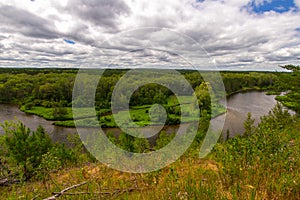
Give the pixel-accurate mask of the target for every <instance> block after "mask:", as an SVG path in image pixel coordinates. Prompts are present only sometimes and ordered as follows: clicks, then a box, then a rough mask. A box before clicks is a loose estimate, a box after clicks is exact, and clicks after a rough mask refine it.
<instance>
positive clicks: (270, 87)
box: [0, 65, 300, 199]
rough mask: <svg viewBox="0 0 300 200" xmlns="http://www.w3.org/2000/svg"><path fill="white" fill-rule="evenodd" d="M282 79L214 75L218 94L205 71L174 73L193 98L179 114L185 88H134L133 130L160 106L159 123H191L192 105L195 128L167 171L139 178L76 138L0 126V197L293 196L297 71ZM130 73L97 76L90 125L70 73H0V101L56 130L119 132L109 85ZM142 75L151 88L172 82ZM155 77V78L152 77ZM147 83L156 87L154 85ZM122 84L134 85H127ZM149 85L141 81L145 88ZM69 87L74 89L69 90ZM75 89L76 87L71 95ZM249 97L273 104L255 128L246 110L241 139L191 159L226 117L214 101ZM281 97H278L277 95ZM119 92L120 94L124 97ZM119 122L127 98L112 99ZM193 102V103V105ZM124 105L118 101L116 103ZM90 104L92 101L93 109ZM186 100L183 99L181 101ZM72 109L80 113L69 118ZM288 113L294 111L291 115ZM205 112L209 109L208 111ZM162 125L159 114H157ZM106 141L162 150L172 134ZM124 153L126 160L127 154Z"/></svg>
mask: <svg viewBox="0 0 300 200" xmlns="http://www.w3.org/2000/svg"><path fill="white" fill-rule="evenodd" d="M283 68H285V69H287V70H289V72H230V71H227V72H221V77H222V81H223V83H224V88H225V92H226V93H225V94H222V93H218V92H215V93H213V96H211V95H210V94H211V93H210V92H209V91H210V90H213V91H214V88H210V87H212V86H211V85H210V84H209V83H208V82H206V81H205V80H204V78H203V77H202V76H201V74H202V73H206V75H205V76H206V77H207V76H212V77H213V76H214V73H213V72H209V71H206V72H201V74H200V73H199V72H198V71H188V70H179V71H178V72H179V73H180V74H181V75H182V76H184V77H185V79H186V80H187V81H188V82H189V84H190V85H191V87H192V89H193V90H194V91H195V92H194V95H195V96H196V99H193V102H192V103H191V105H188V103H187V104H186V105H185V104H184V106H185V109H183V110H182V109H180V106H181V105H180V103H179V102H185V101H186V102H189V101H187V100H186V97H187V96H189V95H192V94H191V93H190V92H189V91H188V90H185V89H186V88H185V87H183V86H182V88H178V89H179V90H180V91H182V93H181V95H180V96H179V97H178V96H177V95H176V94H174V92H172V91H171V90H170V89H168V88H167V87H165V86H162V85H159V84H156V83H150V84H146V85H143V86H141V87H138V89H137V90H135V91H134V92H133V95H132V96H131V97H130V102H129V108H130V110H129V111H130V115H131V117H132V119H133V121H134V123H135V124H137V125H140V126H149V125H151V124H150V117H149V112H151V108H152V107H151V106H152V105H154V104H160V105H162V106H163V107H164V108H165V110H166V111H167V119H166V124H167V125H176V124H179V123H180V122H181V120H182V119H183V118H181V116H186V118H184V119H185V120H186V121H183V122H184V123H187V122H194V121H195V120H196V118H197V116H195V115H194V114H193V110H194V109H195V106H199V110H200V119H198V120H199V122H198V123H199V124H201V126H199V127H201V128H199V129H198V130H197V133H196V136H195V139H194V141H193V143H192V145H191V146H190V147H189V148H188V150H187V151H186V152H185V153H184V155H182V156H181V157H180V158H179V159H178V160H177V161H175V162H174V163H173V164H171V165H169V166H167V167H165V168H163V169H160V170H157V171H154V172H150V173H144V174H138V173H137V174H135V173H126V172H120V171H117V170H114V169H111V168H109V167H108V166H106V165H104V164H102V163H100V162H99V161H97V159H96V158H95V157H94V156H93V155H92V154H90V153H89V152H88V151H87V149H86V148H85V147H84V145H83V143H82V142H81V141H80V139H79V137H78V136H77V135H70V136H69V138H68V140H69V144H68V145H65V144H62V143H54V142H53V141H51V138H50V137H49V135H48V133H47V132H46V130H45V129H44V128H43V127H42V126H40V127H39V128H38V129H37V130H30V129H29V128H27V127H26V126H25V125H24V124H23V123H22V122H21V121H18V120H15V121H5V122H3V123H2V124H1V126H2V128H3V130H4V132H5V133H4V135H0V191H1V192H0V198H1V199H47V198H48V199H56V198H59V197H62V198H65V199H99V198H108V199H298V198H299V196H300V176H299V169H300V135H299V131H300V119H299V116H300V84H299V80H300V67H299V66H294V65H286V66H283ZM127 71H128V70H105V71H104V73H103V75H102V77H101V80H99V82H98V83H97V87H96V93H95V101H94V105H93V106H94V107H95V111H96V116H97V124H93V123H95V121H93V120H90V119H91V118H92V117H93V116H92V115H93V113H90V112H89V107H90V106H91V103H90V102H87V101H86V100H85V99H84V96H85V95H88V94H85V93H84V92H89V89H88V88H79V89H80V90H81V91H82V92H83V93H82V97H80V96H78V97H77V98H75V99H74V98H73V89H74V83H75V81H76V75H77V73H78V70H77V69H7V68H5V69H0V102H1V103H3V104H16V105H18V107H19V108H20V110H22V111H23V112H25V113H28V114H34V115H38V116H41V117H43V118H45V119H47V120H51V121H53V123H54V124H55V125H58V126H70V127H74V126H75V124H74V121H76V125H79V126H82V127H86V126H87V127H93V126H96V125H100V126H101V127H117V124H116V123H115V121H114V118H113V111H112V109H111V107H112V105H111V98H112V96H113V91H114V89H115V88H114V87H115V86H116V84H117V82H118V81H119V80H121V78H122V76H124V74H126V72H127ZM142 73H145V74H144V77H145V78H146V80H147V79H149V80H152V81H153V82H155V81H157V82H159V81H164V80H168V82H169V83H170V84H171V85H172V84H174V85H175V83H176V82H177V80H176V79H175V78H172V76H170V77H168V75H163V76H160V75H155V76H153V77H151V76H147V74H146V72H142ZM157 73H158V74H159V72H157ZM94 76H95V75H94V72H93V70H92V69H90V70H86V76H85V77H86V78H85V79H83V80H82V81H86V84H84V85H91V84H89V81H91V80H93V77H94ZM154 80H155V81H154ZM127 81H128V82H126V84H124V85H126V86H128V87H129V86H130V85H132V87H134V86H135V81H134V79H128V80H127ZM146 82H147V81H146ZM75 89H76V88H75ZM77 89H78V88H77ZM250 90H258V91H265V92H266V93H268V94H276V95H278V96H277V97H276V100H277V101H278V102H280V103H278V104H277V105H276V106H275V107H274V108H273V109H272V111H270V112H269V114H268V115H266V116H263V117H261V121H260V122H259V124H258V125H257V126H255V125H254V120H253V119H252V116H251V113H248V118H247V119H246V120H245V122H244V128H245V132H244V133H241V135H239V136H236V137H234V138H231V139H226V138H219V140H218V143H217V144H216V145H215V146H214V148H213V150H212V152H211V153H210V154H209V155H208V156H207V157H205V158H201V159H200V158H199V155H198V152H199V148H200V146H201V144H202V143H203V139H204V137H205V133H206V131H207V129H208V125H209V122H210V119H211V118H213V117H215V116H217V115H219V114H221V113H224V112H226V108H225V107H223V106H222V105H221V104H220V103H219V101H220V100H221V98H222V97H223V95H225V96H230V95H233V94H235V93H239V92H245V91H250ZM280 94H281V95H280ZM122 95H123V96H122ZM118 99H119V101H120V102H121V103H120V104H119V107H117V113H116V114H117V115H122V113H123V112H124V111H126V107H125V106H124V107H123V106H122V102H123V99H126V93H124V94H122V93H121V94H120V96H118ZM194 101H195V102H196V103H195V102H194ZM124 102H126V101H125V100H124ZM92 103H93V102H92ZM189 103H190V102H189ZM72 106H73V108H74V107H76V109H77V108H78V109H79V111H80V112H79V113H80V115H79V116H78V115H77V116H76V118H74V116H73V113H72ZM287 109H290V110H292V111H294V112H295V115H291V114H290V113H289V112H288V111H287ZM213 110H214V111H215V112H213ZM155 113H156V115H155V116H156V117H157V121H160V120H161V119H160V114H159V112H155ZM107 137H108V138H109V140H110V141H111V142H112V143H113V144H115V145H116V146H118V147H120V148H122V149H124V150H126V151H129V152H136V153H148V152H152V151H155V150H158V149H161V148H163V147H164V146H166V145H167V144H168V143H170V142H171V141H172V139H173V138H174V137H175V135H174V134H167V133H166V132H164V131H161V132H160V133H159V135H158V137H157V139H156V141H155V143H150V142H149V141H148V140H147V139H145V138H138V137H133V136H131V135H128V134H126V133H124V132H123V133H121V134H120V135H119V136H118V137H116V136H115V135H114V134H112V133H108V134H107ZM127 156H131V155H127Z"/></svg>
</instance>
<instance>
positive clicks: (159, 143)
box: [155, 131, 175, 149]
mask: <svg viewBox="0 0 300 200" xmlns="http://www.w3.org/2000/svg"><path fill="white" fill-rule="evenodd" d="M174 137H175V134H167V133H166V131H161V132H160V133H159V136H158V138H157V139H156V145H155V149H160V148H163V147H164V146H166V145H167V144H169V143H170V142H171V141H172V139H173V138H174Z"/></svg>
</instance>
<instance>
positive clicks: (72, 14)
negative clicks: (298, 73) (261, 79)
mask: <svg viewBox="0 0 300 200" xmlns="http://www.w3.org/2000/svg"><path fill="white" fill-rule="evenodd" d="M285 64H293V65H300V0H51V1H45V0H22V1H20V0H9V1H7V0H0V67H64V68H74V67H101V68H131V67H132V68H142V67H143V68H144V67H155V68H197V69H200V68H201V69H213V68H214V69H218V70H259V71H261V70H262V71H270V70H271V71H273V70H280V69H281V68H280V67H279V66H280V65H285Z"/></svg>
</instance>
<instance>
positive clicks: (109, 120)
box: [21, 96, 226, 128]
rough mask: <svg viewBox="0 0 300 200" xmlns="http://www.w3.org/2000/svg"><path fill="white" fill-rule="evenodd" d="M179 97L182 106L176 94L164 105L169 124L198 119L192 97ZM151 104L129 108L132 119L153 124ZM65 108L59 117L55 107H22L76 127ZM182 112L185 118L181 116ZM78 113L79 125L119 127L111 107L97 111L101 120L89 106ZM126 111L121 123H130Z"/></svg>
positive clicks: (217, 106)
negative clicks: (59, 117)
mask: <svg viewBox="0 0 300 200" xmlns="http://www.w3.org/2000/svg"><path fill="white" fill-rule="evenodd" d="M178 98H179V99H180V100H181V101H182V102H183V104H182V105H181V106H180V105H179V104H178V99H177V98H176V97H175V96H171V97H170V98H169V99H168V102H167V104H166V105H164V108H165V109H166V110H167V112H171V113H168V120H167V124H179V123H180V122H181V120H182V122H183V123H187V122H193V121H197V120H198V117H197V113H196V112H195V109H194V108H193V106H192V105H190V104H188V103H190V97H186V96H182V97H178ZM151 106H152V105H143V106H132V107H131V108H130V110H129V113H130V117H131V119H132V121H133V122H134V123H135V124H137V125H139V126H149V125H151V123H150V114H149V112H150V109H151ZM65 109H66V110H67V113H66V114H65V115H64V116H63V117H62V118H61V119H57V118H55V117H54V115H53V111H54V108H44V107H33V108H31V109H27V110H25V109H24V108H21V110H22V111H24V112H26V113H30V114H36V115H38V116H41V117H43V118H45V119H48V120H57V121H56V122H54V124H55V125H57V126H66V127H75V124H74V121H73V114H72V108H67V107H66V108H65ZM213 111H214V112H213V113H212V117H215V116H217V115H219V114H222V113H224V112H226V109H225V108H224V107H223V106H222V105H220V104H213ZM181 112H182V116H183V118H181ZM76 113H78V114H77V115H78V116H76V118H77V119H76V122H77V125H78V126H82V127H98V126H99V124H100V125H101V126H102V127H104V128H105V127H117V124H116V123H115V120H114V117H113V115H112V114H111V113H110V110H109V109H101V110H98V111H96V115H97V116H98V118H99V122H96V121H95V120H94V116H93V114H95V113H94V112H92V111H91V109H89V108H77V111H76ZM126 113H127V111H119V112H118V113H116V114H114V115H115V116H116V117H119V118H120V119H121V121H122V122H121V123H125V124H128V119H127V115H126ZM154 124H155V123H154Z"/></svg>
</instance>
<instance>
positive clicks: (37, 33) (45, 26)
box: [0, 5, 58, 39]
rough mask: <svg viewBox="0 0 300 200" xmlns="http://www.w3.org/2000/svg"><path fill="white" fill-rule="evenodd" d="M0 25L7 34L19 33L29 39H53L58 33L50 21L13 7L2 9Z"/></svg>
mask: <svg viewBox="0 0 300 200" xmlns="http://www.w3.org/2000/svg"><path fill="white" fill-rule="evenodd" d="M0 25H1V29H3V30H4V31H5V32H9V33H14V32H18V33H20V34H23V35H25V36H28V37H37V38H45V39H53V38H57V37H58V32H57V31H56V29H55V26H54V25H53V23H52V22H51V21H50V20H47V19H44V18H41V17H38V16H36V15H35V14H32V13H30V12H28V11H26V10H22V9H19V8H16V7H13V6H6V5H3V6H1V7H0Z"/></svg>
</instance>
